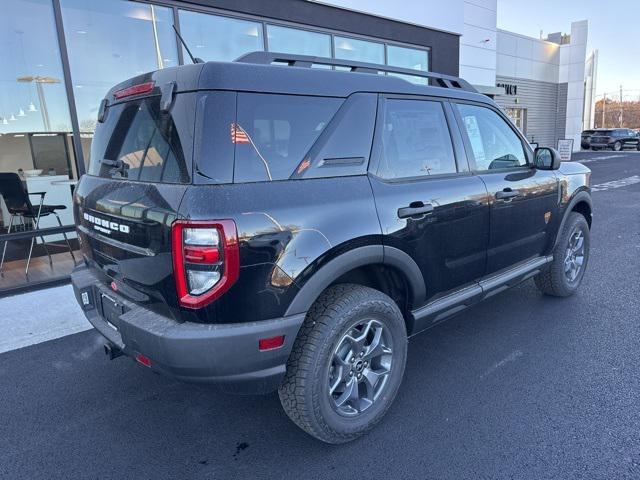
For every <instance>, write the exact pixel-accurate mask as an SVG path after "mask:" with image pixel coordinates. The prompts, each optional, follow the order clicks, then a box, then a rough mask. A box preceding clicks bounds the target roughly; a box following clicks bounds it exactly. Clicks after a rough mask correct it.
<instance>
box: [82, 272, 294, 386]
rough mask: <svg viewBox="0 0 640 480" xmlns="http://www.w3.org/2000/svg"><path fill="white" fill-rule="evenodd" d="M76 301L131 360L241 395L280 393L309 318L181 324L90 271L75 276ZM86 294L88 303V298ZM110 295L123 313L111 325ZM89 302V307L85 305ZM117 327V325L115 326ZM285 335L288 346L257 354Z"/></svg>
mask: <svg viewBox="0 0 640 480" xmlns="http://www.w3.org/2000/svg"><path fill="white" fill-rule="evenodd" d="M71 281H72V284H73V289H74V292H75V295H76V300H77V301H78V303H79V304H80V306H81V307H82V308H83V311H84V314H85V316H86V317H87V319H88V320H89V322H90V323H91V324H92V325H93V326H94V327H95V328H96V330H98V331H99V332H100V333H101V334H102V335H103V336H104V337H105V338H106V339H107V341H108V342H109V343H110V344H111V345H113V346H115V347H117V348H118V349H120V350H122V352H123V353H124V354H126V355H128V356H130V357H135V356H136V354H142V355H144V356H146V357H147V358H149V359H150V360H151V367H150V368H151V369H152V370H155V371H157V372H160V373H163V374H165V375H168V376H171V377H174V378H178V379H181V380H185V381H191V382H207V383H219V384H221V385H222V387H223V389H224V390H227V391H232V392H236V393H268V392H271V391H273V390H275V389H277V387H278V385H279V384H280V382H281V380H282V378H283V376H284V374H285V367H286V363H287V359H288V358H289V353H290V352H291V349H292V347H293V342H294V340H295V338H296V335H297V334H298V330H299V329H300V326H301V325H302V322H303V321H304V314H299V315H292V316H289V317H283V318H277V319H271V320H265V321H261V322H252V323H234V324H220V325H210V324H199V323H191V322H184V323H179V322H176V321H175V320H173V319H171V318H167V317H165V316H163V315H160V314H158V313H156V312H153V311H151V310H149V309H147V308H144V307H142V306H140V305H137V304H133V303H131V302H129V301H128V300H127V299H125V298H123V297H122V296H120V295H118V294H117V293H115V292H113V291H111V290H110V289H108V288H107V287H106V286H104V285H102V284H101V282H99V281H98V278H97V276H96V275H95V274H94V273H93V272H92V271H91V269H89V268H87V267H84V266H82V267H78V268H76V269H75V270H74V272H73V273H72V275H71ZM83 294H85V295H84V299H83ZM102 295H108V297H110V298H112V299H114V300H115V301H116V302H118V304H119V305H122V306H123V307H124V313H123V314H121V315H118V316H117V318H113V317H112V318H111V320H113V322H107V320H105V318H104V316H103V312H102V306H101V304H102V301H101V296H102ZM86 299H88V300H89V304H88V305H85V304H84V301H83V300H86ZM116 323H117V325H115V324H116ZM278 335H284V336H285V340H284V345H283V346H282V347H280V348H277V349H274V350H268V351H262V352H261V351H259V350H258V341H259V340H260V339H261V338H270V337H275V336H278Z"/></svg>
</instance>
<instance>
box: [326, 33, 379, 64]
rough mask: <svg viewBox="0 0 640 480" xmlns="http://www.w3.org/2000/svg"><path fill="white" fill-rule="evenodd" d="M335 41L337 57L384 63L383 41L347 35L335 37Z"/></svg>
mask: <svg viewBox="0 0 640 480" xmlns="http://www.w3.org/2000/svg"><path fill="white" fill-rule="evenodd" d="M334 42H335V57H336V58H340V59H343V60H354V61H357V62H367V63H378V64H381V65H384V44H382V43H376V42H367V41H365V40H356V39H355V38H347V37H335V38H334Z"/></svg>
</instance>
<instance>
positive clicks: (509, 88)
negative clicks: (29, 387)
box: [496, 83, 518, 96]
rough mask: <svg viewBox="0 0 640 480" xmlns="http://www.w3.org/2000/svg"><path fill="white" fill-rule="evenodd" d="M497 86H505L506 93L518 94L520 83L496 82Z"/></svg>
mask: <svg viewBox="0 0 640 480" xmlns="http://www.w3.org/2000/svg"><path fill="white" fill-rule="evenodd" d="M496 87H498V88H504V94H505V95H513V96H515V95H518V85H515V84H513V83H496Z"/></svg>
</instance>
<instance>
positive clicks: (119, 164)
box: [101, 158, 129, 176]
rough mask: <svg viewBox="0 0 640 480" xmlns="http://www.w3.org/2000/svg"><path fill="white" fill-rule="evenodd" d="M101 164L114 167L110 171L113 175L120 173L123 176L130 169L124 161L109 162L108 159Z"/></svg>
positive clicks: (104, 159)
mask: <svg viewBox="0 0 640 480" xmlns="http://www.w3.org/2000/svg"><path fill="white" fill-rule="evenodd" d="M101 163H102V165H106V166H108V167H113V168H112V169H111V170H109V173H110V174H111V175H113V174H115V173H119V174H120V175H121V176H123V175H124V172H126V171H127V170H128V169H129V164H128V163H125V162H123V161H122V160H109V159H108V158H103V159H102V162H101Z"/></svg>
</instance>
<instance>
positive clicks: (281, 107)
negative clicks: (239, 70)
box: [231, 93, 344, 182]
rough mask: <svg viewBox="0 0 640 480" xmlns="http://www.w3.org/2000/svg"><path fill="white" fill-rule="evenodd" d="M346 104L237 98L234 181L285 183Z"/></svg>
mask: <svg viewBox="0 0 640 480" xmlns="http://www.w3.org/2000/svg"><path fill="white" fill-rule="evenodd" d="M343 101H344V99H342V98H327V97H305V96H299V95H269V94H258V93H240V94H238V104H237V112H238V115H237V120H236V122H237V123H235V124H233V125H232V126H231V136H232V140H233V142H234V143H235V146H236V150H235V166H234V181H235V182H259V181H269V180H285V179H288V178H289V177H291V175H293V174H294V172H295V171H296V169H297V168H298V166H299V164H300V163H301V162H302V160H303V157H304V156H305V155H306V154H307V152H308V151H309V149H310V148H311V147H312V146H313V144H314V142H315V141H316V140H317V138H318V137H319V136H320V134H321V133H322V131H323V130H324V128H325V127H326V126H327V124H328V123H329V121H331V119H332V118H333V116H334V115H335V113H336V112H337V111H338V108H340V105H341V104H342V102H343Z"/></svg>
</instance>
